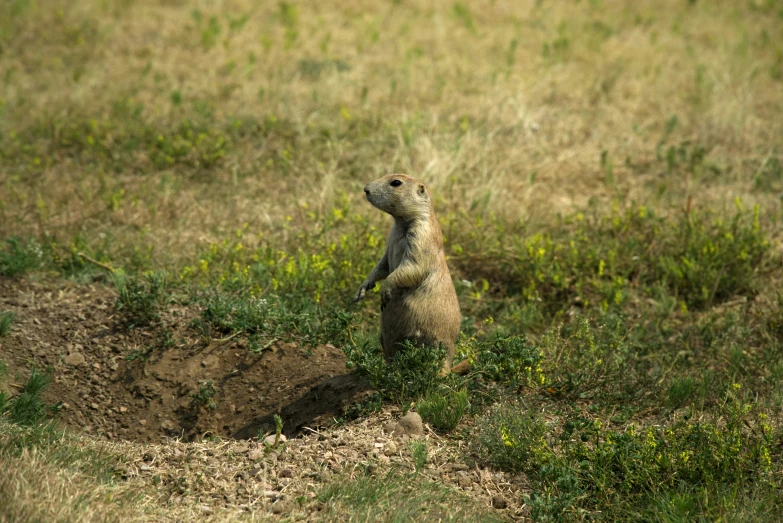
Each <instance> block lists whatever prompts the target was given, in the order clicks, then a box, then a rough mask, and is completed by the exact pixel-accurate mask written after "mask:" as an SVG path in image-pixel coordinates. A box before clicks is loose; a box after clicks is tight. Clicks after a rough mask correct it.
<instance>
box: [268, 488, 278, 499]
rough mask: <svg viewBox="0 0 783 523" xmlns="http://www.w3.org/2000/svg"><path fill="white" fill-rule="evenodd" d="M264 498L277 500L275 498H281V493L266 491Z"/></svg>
mask: <svg viewBox="0 0 783 523" xmlns="http://www.w3.org/2000/svg"><path fill="white" fill-rule="evenodd" d="M264 497H265V498H270V499H275V498H278V497H280V493H279V492H278V491H276V490H265V491H264Z"/></svg>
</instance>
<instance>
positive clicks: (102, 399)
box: [0, 279, 366, 442]
mask: <svg viewBox="0 0 783 523" xmlns="http://www.w3.org/2000/svg"><path fill="white" fill-rule="evenodd" d="M114 300H115V295H114V293H113V292H112V291H110V290H109V289H107V288H105V287H104V286H102V285H91V286H74V285H71V284H68V283H67V282H62V281H56V282H48V283H34V282H26V281H19V280H6V279H1V280H0V308H2V309H4V310H10V311H12V312H13V313H14V314H15V315H16V317H17V318H18V320H17V323H16V325H17V328H16V329H14V332H13V333H12V334H11V335H10V336H7V337H4V338H2V339H0V357H1V358H2V359H3V360H5V361H6V363H7V364H8V365H9V367H10V370H11V374H12V375H13V374H14V373H15V371H17V370H21V369H24V368H27V367H28V366H29V365H31V364H35V365H37V366H38V367H39V368H40V369H50V370H51V371H52V372H53V375H54V376H55V378H54V381H53V383H52V386H51V389H50V390H49V392H48V399H50V400H51V401H52V402H58V401H61V402H62V403H63V406H62V411H61V419H62V420H63V421H64V422H65V423H66V424H67V425H68V426H70V427H71V428H73V429H75V430H78V431H84V432H85V433H87V434H95V435H104V436H106V437H108V438H123V439H129V440H134V441H156V442H158V441H162V440H163V439H164V438H180V439H184V440H193V439H201V438H203V437H204V436H208V435H212V436H219V437H224V438H226V437H229V438H250V437H256V436H257V435H258V431H259V430H261V432H264V431H269V430H273V429H274V422H273V420H272V416H273V414H279V415H280V416H281V417H282V419H283V424H284V427H285V432H286V433H288V434H294V433H298V432H299V431H300V430H301V429H302V427H304V426H308V427H319V426H322V425H327V424H330V423H331V422H332V421H333V420H334V418H340V417H341V416H342V414H343V410H342V409H343V406H346V405H348V404H350V402H351V401H353V400H354V399H355V398H356V399H358V396H359V395H360V394H361V393H362V391H364V390H365V389H366V385H365V384H364V383H363V382H362V381H361V380H360V379H359V378H357V377H356V376H355V375H353V374H351V373H349V372H348V371H347V370H346V366H345V360H346V358H345V355H344V354H343V352H342V351H341V350H340V349H337V348H335V347H334V346H332V345H320V346H318V347H316V348H315V349H313V350H312V351H309V353H308V352H307V351H305V350H304V349H302V348H301V347H297V346H296V345H294V344H286V343H282V342H281V343H276V344H273V345H271V346H270V347H269V348H267V349H266V350H264V351H263V352H262V353H260V354H255V353H253V352H250V351H248V350H247V344H246V343H243V342H242V341H241V340H240V341H235V340H226V341H218V342H204V341H203V340H201V339H199V337H197V336H194V335H193V333H192V332H190V331H189V329H188V328H187V322H188V321H189V319H190V316H191V314H190V311H188V310H187V309H184V308H180V309H179V310H177V309H174V310H170V311H167V313H166V316H167V317H169V318H176V319H175V320H174V321H171V322H169V325H170V326H171V328H172V329H173V332H174V337H175V338H176V341H175V342H174V343H173V345H172V346H171V347H169V348H167V349H166V350H165V351H160V350H151V351H150V352H147V350H149V347H151V346H154V345H155V340H154V339H151V338H152V337H153V336H154V335H153V334H152V333H150V332H149V331H146V330H145V331H141V330H127V329H125V328H123V327H122V326H121V325H120V324H118V320H117V318H116V310H115V308H114ZM180 336H182V337H180ZM208 380H211V381H212V383H213V384H214V388H215V391H216V392H215V395H214V397H213V398H212V402H213V404H214V408H210V407H209V406H208V405H201V404H200V403H199V402H198V401H197V400H196V399H194V398H193V396H192V395H193V394H194V393H197V392H198V390H199V388H200V386H201V384H202V383H204V382H207V381H208Z"/></svg>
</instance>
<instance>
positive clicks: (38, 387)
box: [0, 362, 58, 427]
mask: <svg viewBox="0 0 783 523" xmlns="http://www.w3.org/2000/svg"><path fill="white" fill-rule="evenodd" d="M7 373H8V370H7V367H6V365H5V363H3V362H0V382H2V381H4V380H5V378H6V376H7ZM50 380H51V376H50V375H49V374H48V373H44V372H41V371H39V370H38V369H37V368H35V367H33V368H32V369H31V370H30V375H29V376H28V378H27V381H25V383H24V385H22V388H21V390H20V392H19V393H18V394H15V395H14V396H11V397H9V396H8V395H7V394H6V393H5V392H3V391H0V420H5V421H8V422H10V423H14V424H17V425H22V426H28V427H29V426H33V425H37V424H40V423H41V422H43V421H45V420H46V419H47V418H48V416H49V415H50V414H51V413H52V412H55V411H56V410H57V409H58V407H57V406H56V405H54V406H52V405H47V404H46V403H45V402H44V401H43V398H42V394H43V392H44V390H46V388H47V387H48V386H49V382H50Z"/></svg>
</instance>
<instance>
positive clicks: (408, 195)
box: [364, 174, 432, 220]
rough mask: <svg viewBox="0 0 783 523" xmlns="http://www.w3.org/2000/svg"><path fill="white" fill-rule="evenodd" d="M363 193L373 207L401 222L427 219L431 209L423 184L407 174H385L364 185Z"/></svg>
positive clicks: (428, 195)
mask: <svg viewBox="0 0 783 523" xmlns="http://www.w3.org/2000/svg"><path fill="white" fill-rule="evenodd" d="M364 193H365V195H366V196H367V201H369V202H370V203H371V204H373V205H374V206H375V207H377V208H378V209H380V210H382V211H384V212H387V213H389V214H391V215H392V216H394V217H395V218H401V219H403V220H412V219H416V218H427V217H429V215H430V211H431V209H432V198H431V197H430V192H429V190H428V189H427V187H426V186H425V185H424V182H422V181H421V180H419V179H416V178H414V177H413V176H408V175H407V174H387V175H386V176H384V177H382V178H379V179H377V180H375V181H374V182H370V183H368V184H367V185H365V186H364Z"/></svg>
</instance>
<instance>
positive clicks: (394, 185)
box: [389, 180, 402, 187]
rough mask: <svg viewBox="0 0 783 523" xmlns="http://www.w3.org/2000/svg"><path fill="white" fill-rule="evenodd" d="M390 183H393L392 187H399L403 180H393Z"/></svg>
mask: <svg viewBox="0 0 783 523" xmlns="http://www.w3.org/2000/svg"><path fill="white" fill-rule="evenodd" d="M389 185H391V186H392V187H399V186H400V185H402V181H401V180H392V183H390V184H389Z"/></svg>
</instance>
